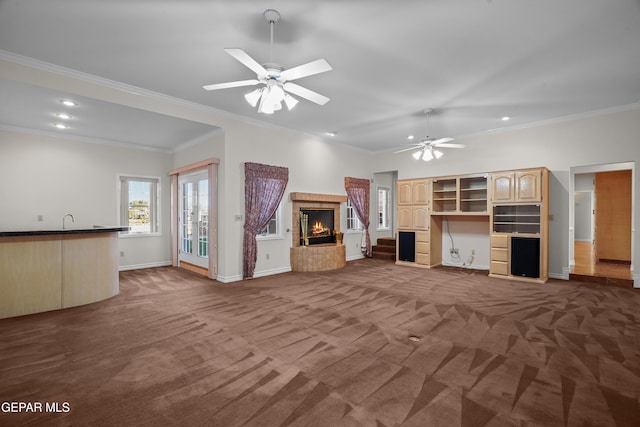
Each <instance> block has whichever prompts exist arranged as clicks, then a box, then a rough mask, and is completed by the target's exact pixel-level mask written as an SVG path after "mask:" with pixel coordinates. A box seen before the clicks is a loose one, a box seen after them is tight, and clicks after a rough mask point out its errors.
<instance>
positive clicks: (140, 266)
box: [118, 261, 171, 271]
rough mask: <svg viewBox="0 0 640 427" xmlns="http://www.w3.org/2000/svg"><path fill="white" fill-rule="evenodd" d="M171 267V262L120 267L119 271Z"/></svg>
mask: <svg viewBox="0 0 640 427" xmlns="http://www.w3.org/2000/svg"><path fill="white" fill-rule="evenodd" d="M169 265H171V261H160V262H150V263H147V264H132V265H121V266H119V267H118V271H127V270H140V269H143V268H154V267H167V266H169Z"/></svg>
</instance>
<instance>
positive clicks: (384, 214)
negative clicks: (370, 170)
mask: <svg viewBox="0 0 640 427" xmlns="http://www.w3.org/2000/svg"><path fill="white" fill-rule="evenodd" d="M390 194H391V189H390V188H389V187H378V230H388V229H389V195H390Z"/></svg>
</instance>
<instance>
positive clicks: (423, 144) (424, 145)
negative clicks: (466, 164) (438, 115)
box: [394, 108, 464, 162]
mask: <svg viewBox="0 0 640 427" xmlns="http://www.w3.org/2000/svg"><path fill="white" fill-rule="evenodd" d="M432 112H433V109H431V108H427V109H425V110H424V113H425V114H426V116H427V136H425V137H424V138H422V139H420V141H418V142H415V143H413V144H409V145H410V147H408V148H405V149H402V150H399V151H395V152H394V154H396V153H403V152H405V151H410V150H417V151H416V152H415V153H413V154H412V156H413V158H414V159H416V160H419V159H420V158H422V160H424V161H425V162H428V161H430V160H433V159H436V160H437V159H439V158H440V157H442V156H443V155H444V153H443V152H442V151H440V150H438V149H437V148H440V147H441V148H464V144H449V142H451V141H454V140H455V138H451V137H449V136H447V137H444V138H438V139H435V138H431V137H429V115H430V114H431V113H432Z"/></svg>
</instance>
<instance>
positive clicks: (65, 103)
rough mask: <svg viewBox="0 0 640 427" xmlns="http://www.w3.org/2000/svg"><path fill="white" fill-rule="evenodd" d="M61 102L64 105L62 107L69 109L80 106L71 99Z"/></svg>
mask: <svg viewBox="0 0 640 427" xmlns="http://www.w3.org/2000/svg"><path fill="white" fill-rule="evenodd" d="M60 102H61V103H62V105H66V106H67V107H75V106H76V105H78V104H76V103H75V102H73V101H72V100H70V99H61V100H60Z"/></svg>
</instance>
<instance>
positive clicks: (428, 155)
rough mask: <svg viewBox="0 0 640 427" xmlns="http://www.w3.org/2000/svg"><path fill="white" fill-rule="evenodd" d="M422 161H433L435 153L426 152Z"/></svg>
mask: <svg viewBox="0 0 640 427" xmlns="http://www.w3.org/2000/svg"><path fill="white" fill-rule="evenodd" d="M422 160H424V161H425V162H428V161H431V160H433V152H432V150H424V154H423V156H422Z"/></svg>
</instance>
